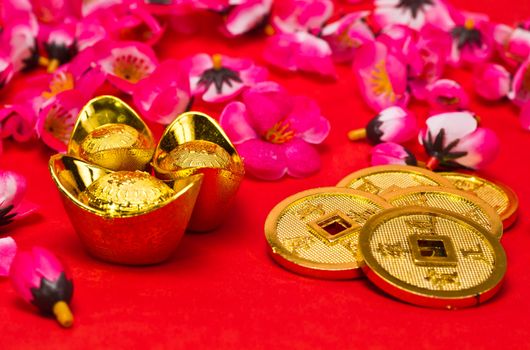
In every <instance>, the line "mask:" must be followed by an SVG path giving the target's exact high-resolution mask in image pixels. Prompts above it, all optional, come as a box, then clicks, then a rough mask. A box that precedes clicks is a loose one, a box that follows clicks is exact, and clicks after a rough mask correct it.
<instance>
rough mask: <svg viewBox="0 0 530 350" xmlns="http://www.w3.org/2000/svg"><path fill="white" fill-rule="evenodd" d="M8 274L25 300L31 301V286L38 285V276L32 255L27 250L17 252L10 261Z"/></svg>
mask: <svg viewBox="0 0 530 350" xmlns="http://www.w3.org/2000/svg"><path fill="white" fill-rule="evenodd" d="M9 276H10V278H11V282H12V284H13V287H14V288H15V290H16V291H17V293H18V294H20V296H21V297H22V298H24V299H25V300H26V301H28V302H29V301H31V300H32V299H33V295H32V294H31V288H38V287H39V286H40V277H39V276H38V274H37V273H36V272H35V264H34V261H33V256H32V254H31V253H29V252H18V253H17V254H16V255H15V259H13V262H12V263H11V269H10V271H9Z"/></svg>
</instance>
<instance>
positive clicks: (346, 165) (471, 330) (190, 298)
mask: <svg viewBox="0 0 530 350" xmlns="http://www.w3.org/2000/svg"><path fill="white" fill-rule="evenodd" d="M454 4H455V5H457V6H459V7H460V8H464V9H467V10H472V11H483V12H486V13H488V14H489V15H490V16H491V18H492V19H493V20H495V21H500V22H505V23H510V24H512V23H513V22H515V21H517V20H522V19H524V18H528V17H530V3H528V2H527V1H526V0H518V1H496V0H495V1H493V0H488V1H485V0H466V1H464V0H459V1H454ZM365 7H366V6H365ZM263 48H264V40H263V38H262V37H259V36H255V37H247V38H242V39H232V40H229V39H225V38H223V37H221V36H220V35H217V34H212V33H211V32H208V31H204V32H201V33H199V34H197V35H194V36H189V37H186V36H182V35H177V34H172V33H168V34H166V36H165V37H164V39H163V41H162V42H161V43H160V44H159V45H158V46H157V47H156V50H157V53H158V55H159V57H160V58H161V59H163V58H169V57H175V58H183V57H185V56H187V55H190V54H194V53H197V52H207V53H211V54H213V53H223V54H227V55H233V56H241V57H250V58H253V59H254V60H255V61H256V62H258V63H260V64H265V63H264V62H263V60H262V58H261V52H262V50H263ZM338 72H339V76H340V79H339V80H338V81H336V82H334V81H328V80H324V79H321V78H318V77H316V76H312V75H307V74H290V73H284V72H280V71H277V70H274V69H271V79H272V80H275V81H278V82H280V83H282V84H283V85H285V86H286V87H287V89H289V90H290V91H291V92H292V93H293V94H304V95H307V96H310V97H312V98H314V99H315V100H317V101H318V103H319V105H320V106H321V109H322V112H323V114H324V115H326V116H327V117H328V118H329V119H330V121H331V125H332V130H331V134H330V136H329V138H328V139H327V141H325V142H324V143H323V144H322V145H321V146H320V147H319V150H320V152H321V155H322V170H321V171H320V172H319V173H318V174H316V175H314V176H311V177H309V178H305V179H293V178H284V179H282V180H280V181H276V182H262V181H258V180H254V179H251V178H246V179H245V180H244V181H243V183H242V185H241V189H240V192H239V194H238V198H237V202H236V204H235V206H234V207H233V208H232V210H231V211H230V215H229V216H228V218H227V220H226V223H225V224H224V226H222V228H220V229H218V230H216V231H214V232H210V233H206V234H186V235H185V237H184V239H183V241H182V243H181V245H180V246H179V247H178V250H177V251H176V252H175V254H174V255H173V256H172V257H171V258H170V260H169V261H167V262H165V263H163V264H160V265H156V266H146V267H127V266H119V265H111V264H107V263H105V262H101V261H98V260H96V259H94V258H92V257H90V256H89V255H87V253H86V252H85V251H84V249H83V247H82V246H81V243H80V241H79V239H78V238H77V236H76V234H75V232H74V231H73V228H72V226H71V224H70V222H69V220H68V218H67V217H66V214H65V211H64V209H63V207H62V206H61V203H60V199H59V194H58V192H57V190H56V188H55V186H54V184H53V183H52V180H51V178H50V176H49V174H48V168H47V161H48V158H49V157H50V156H51V155H52V154H53V152H52V151H51V150H49V149H47V148H46V147H45V146H44V145H43V144H41V143H40V142H38V141H34V142H30V143H27V144H15V143H13V142H11V141H8V142H6V143H5V145H4V146H5V147H4V153H3V154H2V155H1V156H0V167H1V168H2V169H9V170H14V171H17V172H19V173H21V174H23V175H24V176H26V177H27V180H28V193H27V198H28V199H29V200H31V201H34V202H36V203H38V204H39V205H40V210H39V215H38V216H34V217H33V218H28V220H23V221H21V222H18V223H16V224H14V225H12V226H11V227H10V230H9V234H11V235H12V236H13V237H14V238H15V239H16V241H17V243H18V244H19V246H20V248H22V249H27V248H29V247H30V246H32V245H41V246H44V247H47V248H49V249H51V250H52V251H54V252H56V253H57V254H58V255H59V256H60V257H61V258H62V260H63V261H64V262H65V263H66V264H67V265H68V266H69V268H70V271H71V274H72V275H73V278H74V285H75V291H74V298H73V304H72V307H73V312H74V314H75V324H74V326H73V327H72V328H71V329H68V330H65V329H61V328H60V327H59V326H58V325H57V324H56V323H55V322H54V321H53V320H48V319H46V318H44V317H42V316H40V315H39V314H38V313H36V312H35V310H34V309H33V307H32V306H31V305H29V304H25V303H24V302H23V301H22V299H20V298H19V297H18V296H17V295H16V294H15V292H14V291H13V289H12V287H11V285H10V282H9V280H8V279H6V278H2V279H1V280H0V304H1V306H0V347H1V348H3V349H21V348H37V347H39V348H54V349H57V348H76V349H85V348H87V349H88V348H90V349H94V348H96V349H97V348H111V349H120V348H146V347H156V348H188V347H190V346H200V347H205V348H206V347H208V348H212V347H213V348H257V349H261V348H361V347H362V348H405V347H420V348H448V347H459V348H501V347H502V348H529V347H530V328H529V326H528V322H529V321H530V277H529V273H528V271H529V266H530V263H529V260H530V259H529V258H530V248H529V247H530V236H529V233H530V220H529V219H528V216H527V215H526V214H527V213H528V211H530V186H528V181H529V175H530V165H529V163H530V162H529V160H530V157H529V156H528V148H529V147H530V133H528V132H525V131H523V130H522V129H521V127H520V126H519V121H518V120H517V114H518V111H517V109H516V108H515V107H513V106H511V104H510V103H508V102H507V101H503V102H499V103H485V102H484V101H481V100H480V99H479V98H478V97H477V96H476V95H475V94H474V93H472V84H471V74H470V72H469V71H464V70H449V71H448V76H450V77H453V78H455V79H456V80H457V81H459V82H460V83H461V84H462V85H463V86H464V87H465V88H466V90H467V91H469V92H470V94H471V109H472V110H474V111H475V112H477V113H478V114H479V115H480V117H481V120H482V123H483V125H484V126H487V127H491V128H494V129H495V130H496V131H497V133H498V136H499V138H500V140H501V142H502V145H501V150H500V154H499V157H498V158H497V159H496V160H495V162H494V163H493V164H491V166H489V167H488V168H487V169H485V170H484V171H482V172H481V173H480V174H482V175H484V176H488V177H491V178H493V179H496V180H499V181H502V182H504V183H506V184H508V185H509V186H510V187H512V188H513V189H514V190H515V191H516V192H517V194H518V196H519V199H520V217H519V220H518V222H517V223H516V225H515V226H514V227H513V228H512V229H511V230H510V231H508V232H507V233H506V234H505V236H504V237H503V238H502V244H503V245H504V247H505V249H506V253H507V257H508V271H507V274H506V280H505V284H504V286H503V288H502V290H501V291H500V293H499V294H498V295H497V296H495V297H494V298H493V299H492V300H491V301H489V302H487V303H486V304H484V305H482V306H479V307H475V308H469V309H464V310H457V311H446V310H432V309H426V308H420V307H416V306H412V305H408V304H405V303H403V302H400V301H397V300H394V299H393V298H391V297H389V296H387V295H385V294H383V293H382V292H380V291H378V290H377V289H376V288H375V287H373V286H371V284H370V283H369V282H368V281H366V280H364V279H359V280H352V281H326V280H318V279H312V278H307V277H301V276H298V275H295V274H292V273H290V272H289V271H286V270H284V269H282V268H281V267H279V266H278V265H277V264H275V263H274V262H273V261H272V259H271V258H270V257H269V256H268V254H267V246H266V242H265V239H264V233H263V224H264V221H265V218H266V216H267V214H268V212H269V211H270V210H271V209H272V208H273V207H274V205H276V204H277V203H278V202H279V201H281V200H282V199H283V198H285V197H287V196H289V195H291V194H294V193H296V192H299V191H301V190H305V189H309V188H313V187H318V186H331V185H335V184H336V183H337V182H338V181H339V180H340V179H341V178H343V177H344V176H346V175H347V174H349V173H351V172H353V171H355V170H358V169H360V168H364V167H366V166H368V165H369V157H368V154H369V151H370V146H369V145H367V144H364V143H352V142H349V141H348V140H347V138H346V132H347V131H348V130H349V129H351V128H354V127H360V126H363V125H364V124H365V123H366V122H367V121H368V120H369V119H370V118H371V117H372V116H373V113H372V112H371V111H370V110H369V109H368V108H367V107H366V106H365V104H364V103H363V101H362V99H361V97H360V94H359V91H358V88H357V85H356V84H355V82H354V77H353V74H352V73H351V70H350V68H349V66H347V65H346V66H338ZM24 88H25V85H24V81H23V80H21V79H19V80H18V81H17V82H15V87H14V90H13V89H12V90H11V91H8V92H7V93H9V94H15V93H16V92H17V91H20V90H21V89H24ZM3 93H4V94H5V92H3ZM196 108H197V109H199V110H203V111H206V112H208V113H211V114H212V115H213V116H214V117H216V118H217V117H218V116H219V112H220V110H221V108H222V106H215V107H211V106H205V105H203V104H197V106H196ZM413 109H414V111H416V112H417V113H418V116H419V118H420V120H423V119H424V118H425V113H426V111H427V109H426V106H425V105H422V104H417V103H416V104H414V105H413ZM153 129H154V130H155V134H157V135H160V134H161V131H162V127H160V126H153ZM418 150H419V149H418ZM131 229H135V228H131Z"/></svg>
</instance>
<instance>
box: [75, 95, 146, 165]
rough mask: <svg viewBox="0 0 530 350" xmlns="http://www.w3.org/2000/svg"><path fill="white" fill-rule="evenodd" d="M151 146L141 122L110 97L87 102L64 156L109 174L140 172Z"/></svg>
mask: <svg viewBox="0 0 530 350" xmlns="http://www.w3.org/2000/svg"><path fill="white" fill-rule="evenodd" d="M154 150H155V142H154V139H153V135H152V134H151V131H150V130H149V128H148V127H147V125H146V124H145V123H144V121H143V120H142V119H141V118H140V117H139V116H138V115H137V114H136V112H135V111H134V110H133V109H132V108H131V107H129V106H128V105H127V104H126V103H125V102H123V101H122V100H120V99H119V98H117V97H114V96H99V97H96V98H94V99H92V100H90V101H89V102H88V103H87V104H86V105H85V106H84V107H83V109H82V110H81V112H80V113H79V117H78V119H77V122H76V124H75V126H74V129H73V131H72V136H71V137H70V142H69V144H68V154H69V155H71V156H74V157H78V158H81V159H83V160H85V161H87V162H89V163H92V164H96V165H99V166H102V167H104V168H107V169H110V170H116V171H117V170H144V169H145V168H146V166H147V165H148V164H149V162H150V161H151V159H152V158H153V154H154Z"/></svg>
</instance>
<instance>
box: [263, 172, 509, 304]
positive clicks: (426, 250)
mask: <svg viewBox="0 0 530 350" xmlns="http://www.w3.org/2000/svg"><path fill="white" fill-rule="evenodd" d="M517 206H518V201H517V197H516V195H515V193H514V192H513V191H512V190H511V189H509V188H508V187H506V186H505V185H502V184H499V183H496V182H493V181H490V180H486V179H484V178H480V177H478V176H475V175H470V174H464V173H449V172H448V173H434V172H431V171H429V170H426V169H423V168H419V167H412V166H397V165H385V166H376V167H371V168H366V169H363V170H360V171H357V172H354V173H352V174H350V175H348V176H347V177H345V178H344V179H343V180H341V181H340V182H339V183H338V185H337V186H336V187H322V188H316V189H312V190H307V191H303V192H300V193H298V194H295V195H293V196H291V197H288V198H286V199H285V200H283V201H282V202H280V203H279V204H278V205H276V207H275V208H274V209H273V210H272V211H271V213H270V214H269V216H268V217H267V220H266V223H265V235H266V238H267V241H268V243H269V245H270V248H271V255H272V257H273V258H274V260H276V261H277V262H278V263H279V264H280V265H282V266H283V267H285V268H286V269H288V270H290V271H292V272H295V273H299V274H303V275H308V276H312V277H318V278H328V279H351V278H356V277H361V276H366V277H367V278H368V279H369V280H370V281H371V282H372V283H374V284H375V285H377V286H378V287H379V288H380V289H382V290H383V291H385V292H387V293H388V294H390V295H392V296H394V297H395V298H397V299H400V300H403V301H406V302H409V303H412V304H416V305H421V306H428V307H437V308H448V309H453V308H462V307H467V306H472V305H477V304H480V303H483V302H484V301H486V300H487V299H489V298H491V297H492V296H493V295H494V294H495V293H496V292H497V291H498V290H499V288H500V286H501V284H502V281H503V278H504V274H505V272H506V255H505V253H504V249H503V248H502V245H501V244H500V239H501V237H502V234H503V230H506V229H507V228H508V227H509V226H510V225H512V224H513V223H514V221H515V218H516V214H517Z"/></svg>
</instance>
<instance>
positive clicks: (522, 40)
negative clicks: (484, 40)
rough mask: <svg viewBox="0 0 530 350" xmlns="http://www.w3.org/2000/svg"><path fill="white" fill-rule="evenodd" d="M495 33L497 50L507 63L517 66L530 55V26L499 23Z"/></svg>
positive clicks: (494, 30)
mask: <svg viewBox="0 0 530 350" xmlns="http://www.w3.org/2000/svg"><path fill="white" fill-rule="evenodd" d="M493 33H494V34H493V37H494V40H495V44H496V48H497V51H498V52H499V54H500V56H501V57H502V58H503V59H504V61H505V62H506V63H508V64H510V65H511V66H517V65H518V64H519V63H521V62H523V61H524V60H526V58H527V57H529V56H530V26H525V25H524V24H522V25H520V26H517V27H516V28H511V27H509V26H507V25H505V24H497V25H495V27H494V29H493Z"/></svg>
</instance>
